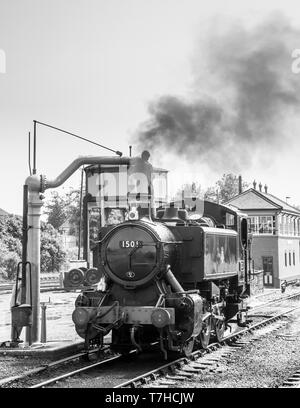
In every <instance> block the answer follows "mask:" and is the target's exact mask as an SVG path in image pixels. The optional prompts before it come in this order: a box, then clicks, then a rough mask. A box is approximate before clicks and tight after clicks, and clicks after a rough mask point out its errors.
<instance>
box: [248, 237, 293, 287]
mask: <svg viewBox="0 0 300 408" xmlns="http://www.w3.org/2000/svg"><path fill="white" fill-rule="evenodd" d="M251 252H252V259H253V260H254V267H255V269H258V270H261V269H264V268H263V257H269V256H272V257H273V287H275V288H280V284H281V281H282V280H287V281H290V280H294V279H300V240H299V238H298V237H280V236H266V235H254V236H253V240H252V251H251ZM285 254H286V255H285Z"/></svg>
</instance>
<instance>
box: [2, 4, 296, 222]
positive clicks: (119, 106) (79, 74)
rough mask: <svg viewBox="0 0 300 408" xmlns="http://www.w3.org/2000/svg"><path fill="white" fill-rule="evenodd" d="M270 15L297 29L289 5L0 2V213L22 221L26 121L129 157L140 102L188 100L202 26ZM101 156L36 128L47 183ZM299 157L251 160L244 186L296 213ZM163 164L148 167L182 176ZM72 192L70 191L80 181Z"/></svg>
mask: <svg viewBox="0 0 300 408" xmlns="http://www.w3.org/2000/svg"><path fill="white" fill-rule="evenodd" d="M276 9H277V10H282V11H283V12H284V14H285V15H287V16H289V17H290V18H291V19H292V21H293V23H294V24H296V25H298V24H299V26H300V12H299V11H300V5H298V2H296V1H287V0H284V1H274V0H273V1H265V0H259V1H256V0H252V1H238V0H236V1H233V0H232V1H224V0H220V1H213V0H210V1H209V2H207V1H202V0H88V1H86V0H85V1H84V0H22V1H21V0H19V1H17V0H0V49H1V50H3V51H4V52H5V54H6V73H5V74H1V73H0V141H1V144H0V188H1V190H0V191H1V192H0V208H3V209H5V210H6V211H9V212H14V213H18V214H21V213H22V186H23V183H24V181H25V179H26V177H27V176H28V164H27V134H28V131H29V130H31V131H32V130H33V126H32V121H33V120H34V119H36V120H40V121H42V122H46V123H50V124H53V125H54V126H57V127H61V128H64V129H67V130H69V131H71V132H74V133H78V134H79V135H82V136H84V137H87V138H91V139H93V140H95V141H97V142H98V143H101V144H104V145H107V146H109V147H111V148H114V149H116V150H121V151H123V153H124V154H125V155H127V154H128V145H129V143H130V142H129V140H130V136H131V134H132V132H134V131H135V129H136V128H137V127H138V125H139V124H140V123H141V122H142V121H143V120H145V119H146V118H147V104H148V102H149V101H150V100H152V99H153V98H154V97H155V96H159V95H163V94H166V93H170V94H177V95H184V94H185V93H186V92H187V91H188V87H189V84H190V82H191V80H192V78H191V75H192V74H191V64H190V62H191V57H192V53H193V49H194V47H195V42H196V40H197V36H199V32H200V27H201V26H202V25H203V24H206V23H207V22H209V21H210V19H211V18H213V16H215V15H216V14H219V15H222V14H223V15H226V16H230V17H233V18H236V19H242V20H243V21H244V22H245V24H252V23H253V24H254V23H255V22H256V21H258V20H260V19H261V18H263V16H265V15H267V14H268V13H271V12H272V11H273V10H276ZM299 48H300V38H299ZM291 52H292V49H291ZM299 81H300V74H299ZM291 126H292V125H291ZM294 131H295V130H294ZM283 137H284V135H283ZM283 144H284V142H283ZM133 148H134V147H133ZM134 153H136V154H137V153H139V152H136V151H134ZM100 154H104V155H106V154H107V153H106V152H105V151H104V150H102V149H98V148H97V147H93V146H92V145H89V144H87V143H84V142H81V141H76V140H75V139H73V138H71V137H70V136H68V135H62V134H57V133H56V132H54V131H52V130H48V129H43V128H39V129H38V158H37V168H38V174H46V175H47V177H48V178H54V177H56V176H57V175H58V174H59V173H60V172H61V171H62V170H63V169H64V168H65V167H66V166H67V165H68V164H69V163H70V162H71V161H72V160H74V159H75V158H76V157H77V156H79V155H100ZM299 154H300V143H295V144H294V145H292V146H291V148H290V149H283V150H282V151H280V152H278V155H275V156H274V160H273V161H272V162H270V163H255V160H254V164H253V166H252V167H251V168H249V169H247V170H246V171H243V173H242V174H243V177H244V179H246V180H248V181H252V180H253V179H256V180H257V181H258V182H259V181H262V183H263V184H265V183H267V184H268V185H269V191H270V192H271V193H273V194H275V195H278V196H279V197H280V198H283V199H285V197H286V196H290V197H291V199H290V201H289V202H290V203H291V204H292V203H294V204H300V190H299V189H298V183H297V182H298V177H299V171H298V169H299V157H300V156H299ZM162 155H163V158H162V157H152V160H151V161H152V164H153V165H156V166H161V165H164V166H168V168H169V170H175V174H177V176H178V174H179V169H180V173H182V172H183V170H185V169H186V170H190V168H189V166H188V165H187V164H183V165H182V166H181V165H180V164H179V161H178V160H176V161H174V157H171V156H169V155H168V152H164V153H162ZM178 159H179V158H178ZM198 170H199V171H200V168H199V169H198ZM225 170H227V169H225ZM229 171H230V163H229V167H228V172H229ZM221 176H222V172H220V174H215V173H211V172H209V170H208V169H206V172H205V175H204V173H202V174H201V172H200V173H199V182H200V183H201V184H203V185H206V186H209V185H212V184H213V183H214V182H215V181H216V180H217V179H218V178H220V177H221ZM183 181H185V180H183ZM186 181H190V180H186ZM70 183H71V184H73V185H74V187H77V186H78V183H79V179H78V175H77V176H75V177H73V178H72V179H71V181H70V182H69V183H68V185H70Z"/></svg>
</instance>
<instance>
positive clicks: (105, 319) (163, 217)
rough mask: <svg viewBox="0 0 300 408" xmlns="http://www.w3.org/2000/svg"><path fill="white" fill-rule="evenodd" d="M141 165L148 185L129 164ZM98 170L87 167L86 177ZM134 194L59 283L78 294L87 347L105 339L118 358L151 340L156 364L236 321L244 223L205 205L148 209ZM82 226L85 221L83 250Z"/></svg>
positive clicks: (218, 335)
mask: <svg viewBox="0 0 300 408" xmlns="http://www.w3.org/2000/svg"><path fill="white" fill-rule="evenodd" d="M141 160H142V162H141ZM143 160H144V162H145V163H143ZM141 163H142V165H141ZM143 164H145V166H144V173H147V174H146V175H147V180H149V166H148V165H147V160H145V159H140V160H139V165H138V170H139V172H140V171H141V168H143ZM136 166H137V163H136V162H135V163H134V164H133V168H136ZM145 169H146V170H145ZM131 170H132V169H131ZM101 171H102V170H101V169H97V168H96V167H94V168H92V169H91V168H89V169H88V170H87V173H88V175H91V174H92V175H95V173H97V174H101ZM105 171H107V169H105ZM109 171H111V169H109ZM151 172H152V169H151V167H150V173H151ZM150 184H151V183H150ZM100 190H101V188H100ZM91 196H92V195H91V194H89V193H88V194H87V195H86V199H85V201H84V203H85V209H86V211H85V212H86V214H88V213H91V211H90V210H89V209H90V208H91V206H90V203H91V201H93V200H91ZM138 196H139V197H138V199H137V197H136V195H135V206H134V207H133V206H129V207H127V209H126V206H125V205H124V208H123V210H124V211H125V212H126V214H127V216H125V218H122V217H121V218H120V219H119V220H118V223H116V222H115V223H113V224H109V223H106V224H105V225H103V223H102V225H100V227H99V228H98V230H97V233H96V235H95V238H96V239H95V240H94V241H93V245H91V247H89V248H88V249H86V251H85V253H86V255H87V254H88V253H89V254H91V257H92V261H91V260H90V262H89V263H90V264H91V263H93V267H90V268H89V269H88V268H81V269H73V270H71V271H70V272H69V274H68V276H67V278H66V281H67V282H68V285H69V286H70V287H73V289H74V288H76V289H78V288H79V287H80V288H81V289H82V291H81V293H80V294H79V296H78V298H77V300H76V302H75V310H74V312H73V315H72V319H73V322H74V324H75V328H76V331H77V333H78V334H79V335H80V336H81V337H82V338H84V339H85V345H86V347H87V348H89V347H90V346H91V345H95V344H96V345H100V346H101V345H103V339H104V337H105V336H106V335H107V334H109V333H110V334H111V347H112V348H113V349H115V350H117V351H118V352H121V353H127V352H128V351H129V350H130V349H132V348H135V349H137V350H139V351H143V350H145V349H147V348H148V347H149V345H151V344H153V343H156V344H159V347H160V350H161V352H162V354H163V356H164V358H165V359H167V358H168V355H169V354H170V353H172V354H174V353H177V354H179V355H186V356H188V355H190V353H192V351H193V350H194V349H195V348H206V347H207V346H208V344H209V342H210V339H211V338H212V337H213V338H215V339H216V340H217V341H220V340H222V338H223V336H224V331H225V329H226V325H227V323H228V321H229V320H230V319H232V318H233V317H234V316H235V315H236V316H237V321H238V324H240V325H244V324H245V313H246V308H245V307H244V299H245V297H247V296H248V295H249V276H250V275H249V274H250V263H249V261H248V260H249V255H248V253H249V248H248V238H247V230H248V227H247V218H246V215H244V214H242V213H239V212H237V211H234V210H233V209H232V208H231V207H228V206H225V205H220V204H216V203H213V202H209V201H204V202H203V203H202V214H198V213H192V212H190V211H188V209H187V206H186V205H185V204H184V203H183V204H182V205H181V208H180V207H179V206H178V205H176V203H171V204H165V205H163V206H160V207H159V208H157V209H156V211H153V200H152V198H153V191H152V190H151V188H150V187H149V188H148V191H147V192H146V194H145V197H146V200H145V201H146V205H141V201H142V200H141V196H142V195H141V194H140V193H139V194H138ZM125 198H126V197H125ZM126 199H128V195H127V198H126ZM147 199H148V200H147ZM120 200H121V199H120V197H119V202H118V209H119V210H120V209H121V208H122V205H120ZM96 204H97V203H96ZM97 205H98V206H99V208H100V210H99V212H100V219H101V211H102V210H103V211H104V210H105V209H103V208H104V207H103V203H102V204H97ZM126 205H128V200H127V204H126ZM108 207H109V206H108ZM101 209H102V210H101ZM189 209H190V208H189ZM110 211H111V208H110ZM121 213H122V211H121ZM103 215H105V211H104V212H102V216H103ZM94 224H95V220H94ZM100 224H101V223H100ZM91 225H92V224H91V221H88V220H87V218H86V221H85V232H86V238H87V239H86V242H87V245H90V244H88V242H90V239H89V238H90V237H87V235H88V233H89V232H90V231H89V230H91V229H92V227H91ZM89 266H90V265H89Z"/></svg>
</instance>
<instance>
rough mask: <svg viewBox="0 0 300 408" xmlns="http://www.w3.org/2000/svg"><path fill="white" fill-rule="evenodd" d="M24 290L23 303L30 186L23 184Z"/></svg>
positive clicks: (24, 288) (22, 298) (22, 301)
mask: <svg viewBox="0 0 300 408" xmlns="http://www.w3.org/2000/svg"><path fill="white" fill-rule="evenodd" d="M22 230H23V231H22V232H23V235H22V285H21V286H22V290H21V304H24V303H26V262H27V243H28V186H27V185H26V184H25V185H24V186H23V227H22Z"/></svg>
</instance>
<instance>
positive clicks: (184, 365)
mask: <svg viewBox="0 0 300 408" xmlns="http://www.w3.org/2000/svg"><path fill="white" fill-rule="evenodd" d="M299 297H300V291H299V292H297V293H294V294H291V295H287V296H284V297H281V298H279V299H278V298H276V299H274V300H272V301H268V302H266V303H265V304H262V305H258V306H256V307H253V308H252V309H251V312H255V311H257V310H259V309H261V308H263V307H265V306H267V305H268V306H270V305H272V304H276V303H278V302H284V301H286V300H293V299H297V298H299ZM298 308H299V307H295V308H291V309H289V310H285V311H283V312H282V313H279V314H277V315H275V316H272V317H268V318H265V319H264V320H263V321H260V322H259V323H255V324H253V325H251V326H250V327H247V328H245V329H242V330H241V331H239V332H237V333H233V334H231V335H229V336H227V337H226V338H224V339H223V341H222V342H220V343H212V344H210V345H209V347H208V348H207V349H206V350H203V349H201V350H197V351H195V352H194V353H193V354H192V355H191V356H190V358H186V357H184V358H179V359H177V360H174V361H171V362H169V363H167V364H164V365H162V366H160V367H158V368H156V369H154V370H152V371H149V372H147V373H145V374H142V375H140V376H138V377H135V378H133V379H131V380H129V381H126V382H123V383H122V384H119V385H116V386H115V388H136V387H141V386H145V385H146V386H147V384H151V383H152V382H153V381H154V380H157V379H158V378H160V379H161V381H160V385H159V386H170V385H174V384H176V381H182V380H183V379H186V378H189V377H191V376H193V375H194V374H197V373H199V372H201V371H203V370H205V369H208V370H218V367H217V364H216V361H218V359H219V360H222V358H224V357H226V356H227V357H228V356H229V355H230V354H231V353H232V351H233V350H236V349H238V348H240V347H243V345H244V343H243V341H241V338H242V337H243V336H244V335H245V334H247V333H253V332H255V331H256V330H258V329H260V328H263V327H267V326H268V325H270V324H272V323H275V322H277V321H280V319H281V318H282V317H284V316H285V315H286V314H287V313H291V312H292V311H293V310H296V309H298ZM274 330H275V329H274ZM136 352H137V350H132V352H131V353H132V354H134V353H136ZM95 353H96V352H95ZM212 353H213V357H212ZM86 355H87V354H86V353H85V352H82V353H78V354H77V355H75V356H71V357H68V358H65V359H62V360H59V361H56V362H52V363H49V364H47V365H44V366H41V367H38V368H36V369H33V370H30V371H29V372H27V373H25V374H24V375H22V376H18V377H10V378H8V379H4V380H0V387H6V386H9V385H10V386H12V385H13V384H14V383H15V384H16V383H18V384H19V385H20V384H21V385H22V384H23V385H24V387H28V388H43V387H48V386H51V385H53V384H55V383H58V382H60V381H62V380H66V379H68V378H70V377H74V376H78V375H80V374H83V373H86V372H88V371H89V370H92V369H94V368H96V367H100V366H104V365H107V364H109V363H110V362H113V361H115V360H118V359H120V358H121V357H122V356H121V355H111V356H108V357H107V358H105V359H104V360H100V361H97V362H94V363H91V364H85V365H84V366H83V367H80V368H78V369H75V370H74V369H73V370H64V372H63V373H60V374H59V375H54V376H53V375H52V376H51V377H50V378H47V379H45V380H44V381H41V382H38V383H36V381H35V380H33V377H34V376H36V375H37V374H40V373H43V374H47V372H48V373H49V375H50V371H51V370H53V369H55V368H59V367H60V366H63V365H66V364H68V363H70V362H72V361H74V360H76V359H79V358H82V357H85V356H86ZM66 368H67V367H66ZM32 382H33V384H32Z"/></svg>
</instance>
